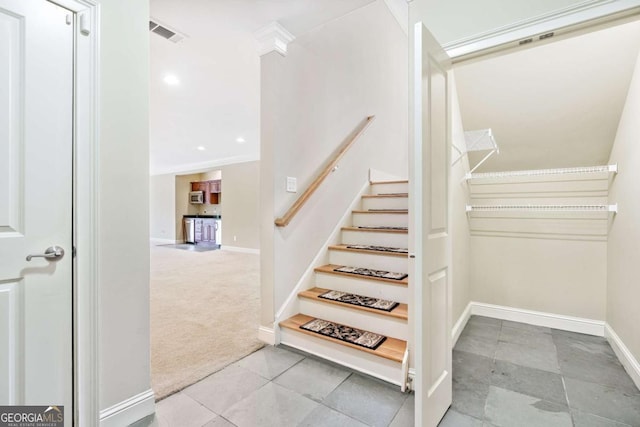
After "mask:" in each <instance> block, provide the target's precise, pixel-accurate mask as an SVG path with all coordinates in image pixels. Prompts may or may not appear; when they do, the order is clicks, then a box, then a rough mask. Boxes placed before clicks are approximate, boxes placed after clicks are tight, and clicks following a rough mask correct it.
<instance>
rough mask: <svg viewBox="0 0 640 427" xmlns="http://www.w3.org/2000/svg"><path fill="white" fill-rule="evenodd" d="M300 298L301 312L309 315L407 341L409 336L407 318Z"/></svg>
mask: <svg viewBox="0 0 640 427" xmlns="http://www.w3.org/2000/svg"><path fill="white" fill-rule="evenodd" d="M299 299H300V313H302V314H306V315H307V316H312V317H317V318H320V319H324V320H329V321H331V322H336V323H340V324H342V325H348V326H352V327H354V328H358V329H364V330H366V331H369V332H375V333H376V334H382V335H385V336H387V337H393V338H398V339H401V340H405V341H406V340H407V338H408V336H409V326H408V325H407V322H406V320H402V319H397V318H395V317H389V316H384V315H381V314H375V313H370V312H368V311H364V310H357V309H354V308H351V307H349V306H348V305H346V304H345V305H336V304H330V303H325V302H321V301H314V300H311V299H308V298H300V297H299Z"/></svg>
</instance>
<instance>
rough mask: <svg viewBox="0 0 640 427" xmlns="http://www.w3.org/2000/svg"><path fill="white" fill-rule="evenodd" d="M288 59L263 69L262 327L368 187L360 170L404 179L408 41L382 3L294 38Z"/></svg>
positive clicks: (270, 59)
mask: <svg viewBox="0 0 640 427" xmlns="http://www.w3.org/2000/svg"><path fill="white" fill-rule="evenodd" d="M288 50H289V52H288V55H287V56H286V57H281V56H279V55H278V54H276V53H270V54H267V55H265V56H263V57H262V62H261V68H262V70H261V75H262V85H261V86H262V89H261V90H262V94H261V108H262V117H261V121H262V123H261V128H262V130H261V144H262V152H261V163H262V165H261V166H262V171H261V185H262V187H261V192H262V199H261V212H262V214H263V217H262V220H261V223H262V225H263V229H262V247H261V253H262V255H263V266H262V267H263V268H262V287H263V295H262V297H263V318H262V319H263V324H265V325H266V324H269V323H270V322H271V321H272V320H273V306H270V305H271V304H275V307H276V309H277V308H278V307H280V305H281V304H282V303H283V302H284V300H285V298H286V297H287V296H288V294H289V293H290V292H291V290H292V289H293V287H294V286H295V284H296V282H297V281H298V279H299V278H300V276H301V275H302V273H303V271H304V270H305V269H306V268H307V267H308V265H309V263H310V262H311V260H312V259H313V257H314V256H315V254H316V253H317V251H318V250H319V249H320V247H321V246H322V243H324V241H325V240H326V239H327V237H328V236H329V234H330V232H331V230H332V229H333V227H334V226H335V225H336V224H337V222H338V220H339V219H340V217H341V216H342V215H343V214H344V212H345V210H346V208H347V206H348V205H349V204H350V202H351V201H352V200H353V198H354V197H355V195H356V194H357V193H358V191H359V190H360V189H361V188H362V186H363V184H364V183H365V182H366V180H367V171H368V169H369V168H374V169H378V170H383V171H387V172H390V173H393V174H396V175H398V176H406V175H407V75H408V70H407V41H406V36H405V34H404V33H403V31H402V29H401V28H400V26H399V25H398V23H397V22H396V21H395V19H394V18H393V16H392V15H391V13H390V12H389V10H388V8H387V7H386V5H385V4H384V2H383V1H382V0H378V1H376V2H374V3H372V4H370V5H368V6H365V7H363V8H361V9H358V10H356V11H354V12H352V13H350V14H348V15H346V16H343V17H341V18H338V19H336V20H334V21H332V22H329V23H328V24H326V25H323V26H321V27H319V28H316V29H314V30H313V31H310V32H309V33H306V34H303V35H300V36H299V37H298V38H297V39H296V40H295V41H294V42H293V43H291V44H290V45H289V47H288ZM372 114H375V115H376V117H377V119H376V120H375V121H374V122H373V124H372V125H371V127H370V128H369V130H368V131H367V132H366V133H365V134H364V136H363V137H362V138H361V139H360V140H359V141H358V142H357V143H356V144H355V146H354V147H353V148H352V149H351V151H350V152H349V153H348V154H347V156H346V157H345V159H344V160H343V161H342V164H341V165H340V168H339V169H338V170H337V171H336V172H334V173H332V174H331V175H330V176H329V178H328V179H327V180H326V181H325V182H324V183H323V185H322V186H321V187H320V189H319V191H318V192H317V193H316V194H315V195H314V196H313V197H312V198H311V200H310V202H309V203H308V204H307V205H306V206H304V207H303V209H302V210H301V212H300V213H299V214H298V216H297V217H296V218H294V220H293V221H292V222H291V224H289V226H288V227H286V228H277V229H275V231H274V225H273V221H274V219H275V218H276V217H279V216H281V215H282V214H283V213H284V212H285V211H286V209H288V207H289V206H290V205H291V204H292V203H293V201H294V200H295V198H297V197H298V196H299V195H300V193H301V192H302V191H304V189H305V188H306V187H307V186H308V185H309V184H310V183H311V181H312V180H313V179H314V177H315V176H316V175H317V173H318V172H319V171H320V170H321V168H322V166H323V165H324V164H325V162H326V161H327V160H328V159H329V157H330V155H331V154H332V152H334V150H336V149H337V147H338V146H339V145H340V144H341V143H342V142H343V141H344V140H345V138H346V136H347V135H348V134H349V133H351V132H352V131H353V130H354V128H355V127H356V125H357V124H359V123H360V122H361V121H362V120H363V119H364V118H365V117H366V116H368V115H372ZM265 163H267V164H265ZM287 176H291V177H297V179H298V188H299V193H298V194H291V193H286V192H285V180H286V177H287ZM272 207H273V208H272ZM274 254H275V255H274ZM270 263H272V265H268V264H270ZM271 268H273V269H274V270H273V272H271V270H270V269H271ZM274 283H275V284H276V286H275V287H274V285H273V284H274ZM272 293H273V295H271V294H272Z"/></svg>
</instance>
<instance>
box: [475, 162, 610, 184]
mask: <svg viewBox="0 0 640 427" xmlns="http://www.w3.org/2000/svg"><path fill="white" fill-rule="evenodd" d="M598 173H600V174H601V173H606V174H616V173H618V165H617V164H615V165H604V166H587V167H576V168H558V169H536V170H521V171H505V172H483V173H471V172H469V173H467V174H466V175H465V179H467V180H471V179H500V178H517V177H536V176H546V175H567V174H598Z"/></svg>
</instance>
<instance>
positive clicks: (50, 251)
mask: <svg viewBox="0 0 640 427" xmlns="http://www.w3.org/2000/svg"><path fill="white" fill-rule="evenodd" d="M63 256H64V249H62V248H61V247H60V246H49V247H48V248H47V249H45V251H44V253H43V254H37V255H27V261H31V258H46V259H47V261H58V260H60V259H62V257H63Z"/></svg>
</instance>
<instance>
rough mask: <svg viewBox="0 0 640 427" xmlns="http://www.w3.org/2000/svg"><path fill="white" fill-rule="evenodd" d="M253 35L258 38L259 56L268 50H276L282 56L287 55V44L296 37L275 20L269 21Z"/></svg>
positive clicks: (268, 51)
mask: <svg viewBox="0 0 640 427" xmlns="http://www.w3.org/2000/svg"><path fill="white" fill-rule="evenodd" d="M253 35H254V36H255V38H256V40H258V54H259V55H260V56H263V55H266V54H267V53H270V52H278V53H279V54H280V55H282V56H287V46H288V45H289V43H291V42H292V41H294V40H295V39H296V38H295V36H294V35H293V34H291V33H290V32H289V31H287V29H286V28H284V27H283V26H282V25H281V24H280V23H279V22H277V21H273V22H271V23H270V24H268V25H267V26H265V27H263V28H261V29H259V30H258V31H256V32H255V33H253Z"/></svg>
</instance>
